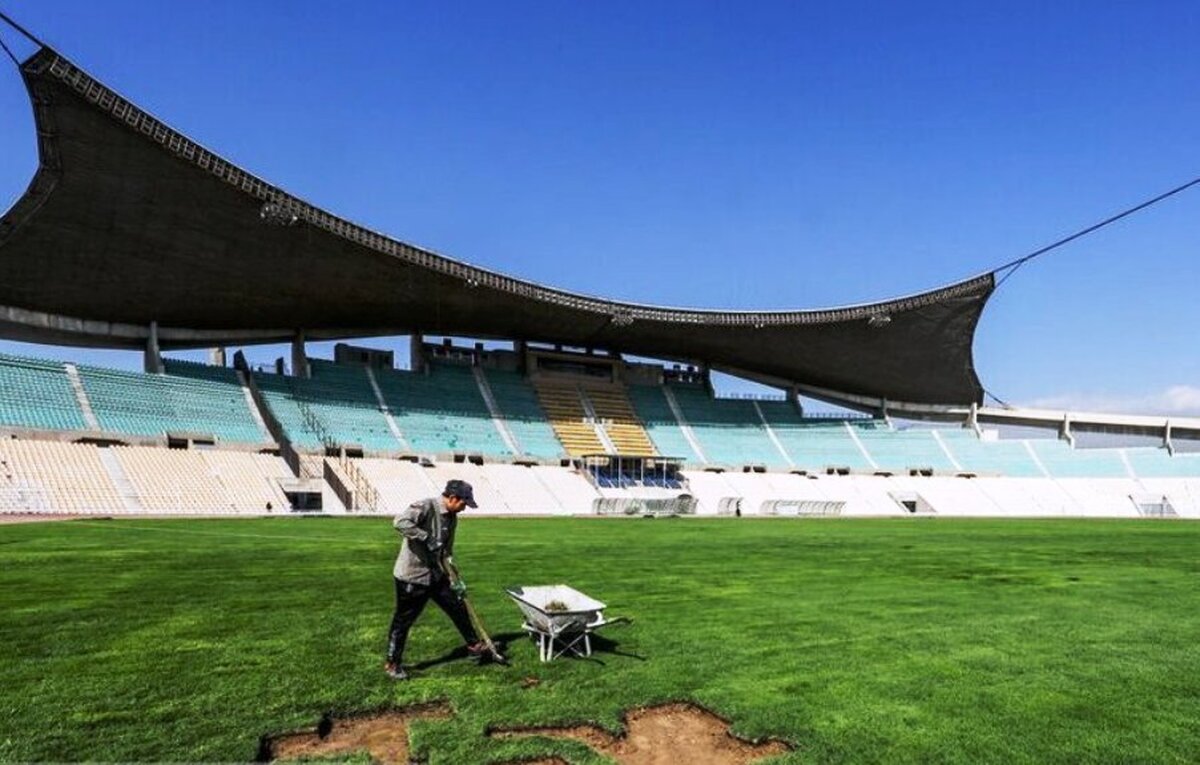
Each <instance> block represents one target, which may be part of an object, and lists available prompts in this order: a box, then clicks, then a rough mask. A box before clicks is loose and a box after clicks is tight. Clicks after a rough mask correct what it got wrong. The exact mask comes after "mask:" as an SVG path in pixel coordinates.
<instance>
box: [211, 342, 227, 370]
mask: <svg viewBox="0 0 1200 765" xmlns="http://www.w3.org/2000/svg"><path fill="white" fill-rule="evenodd" d="M208 363H209V364H212V365H213V366H214V367H223V366H225V346H223V345H218V346H217V347H216V348H209V349H208Z"/></svg>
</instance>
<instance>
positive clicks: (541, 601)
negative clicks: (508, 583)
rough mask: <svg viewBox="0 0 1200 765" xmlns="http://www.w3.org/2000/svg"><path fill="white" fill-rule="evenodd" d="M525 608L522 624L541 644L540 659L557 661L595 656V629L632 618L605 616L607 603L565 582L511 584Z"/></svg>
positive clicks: (516, 600)
mask: <svg viewBox="0 0 1200 765" xmlns="http://www.w3.org/2000/svg"><path fill="white" fill-rule="evenodd" d="M505 592H506V593H508V596H509V597H510V598H512V599H513V602H514V603H516V604H517V608H519V609H521V614H522V615H523V616H524V617H525V623H524V624H523V625H521V628H522V629H524V630H525V632H526V633H528V634H529V636H530V637H531V638H533V639H534V640H535V641H536V642H537V644H538V659H540V660H541V661H543V662H547V661H553V660H554V659H557V658H558V657H560V656H568V655H569V656H584V657H587V656H591V655H592V637H591V636H592V633H593V632H595V631H596V630H598V629H600V628H601V627H604V626H606V625H609V624H619V623H622V622H628V621H629V619H627V618H625V617H619V618H616V619H606V618H604V609H605V608H607V606H605V605H604V604H603V603H601V602H600V601H598V600H596V599H595V598H592V597H589V596H588V595H584V594H583V593H582V592H580V591H579V590H576V589H575V588H573V587H568V586H567V585H565V584H551V585H544V586H540V587H510V588H508V589H506V590H505Z"/></svg>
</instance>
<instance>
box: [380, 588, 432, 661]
mask: <svg viewBox="0 0 1200 765" xmlns="http://www.w3.org/2000/svg"><path fill="white" fill-rule="evenodd" d="M428 600H429V588H428V587H423V586H421V585H419V584H413V583H411V582H402V581H400V580H399V579H397V580H396V611H395V613H393V614H392V627H391V629H390V630H389V631H388V649H387V660H388V664H392V665H395V666H396V667H399V666H400V660H401V658H403V656H404V644H405V643H406V642H407V641H408V631H409V630H410V629H412V626H413V622H415V621H416V620H417V617H418V616H420V615H421V610H422V609H423V608H425V603H426V602H427V601H428Z"/></svg>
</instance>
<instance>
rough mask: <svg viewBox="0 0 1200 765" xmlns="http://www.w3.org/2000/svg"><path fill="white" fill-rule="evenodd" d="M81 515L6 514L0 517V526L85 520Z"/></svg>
mask: <svg viewBox="0 0 1200 765" xmlns="http://www.w3.org/2000/svg"><path fill="white" fill-rule="evenodd" d="M86 517H88V516H81V515H65V514H64V515H59V514H57V513H55V514H53V515H49V514H46V513H6V514H4V515H0V524H5V523H49V522H51V521H69V520H71V519H72V518H86Z"/></svg>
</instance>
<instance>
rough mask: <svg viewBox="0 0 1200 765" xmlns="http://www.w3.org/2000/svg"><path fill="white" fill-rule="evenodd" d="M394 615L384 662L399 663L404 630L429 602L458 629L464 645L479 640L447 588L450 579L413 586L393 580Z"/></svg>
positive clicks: (405, 637) (406, 629)
mask: <svg viewBox="0 0 1200 765" xmlns="http://www.w3.org/2000/svg"><path fill="white" fill-rule="evenodd" d="M395 581H396V613H394V614H393V615H392V628H391V630H390V632H389V634H388V654H387V658H388V661H390V662H392V663H394V664H399V663H400V659H401V657H402V656H403V655H404V644H405V643H406V642H407V641H408V631H409V630H410V629H412V626H413V623H414V622H416V621H417V617H418V616H420V615H421V611H423V610H424V609H425V604H426V603H428V602H429V601H430V600H432V601H433V602H434V603H437V605H438V607H439V608H441V609H442V610H443V611H445V612H446V616H449V617H450V621H452V622H454V626H455V627H457V628H458V632H459V634H460V635H462V637H463V640H465V641H466V642H467V643H468V644H470V643H476V642H478V641H479V633H477V632H476V631H475V628H474V627H473V626H471V617H470V616H468V615H467V607H466V606H465V605H463V602H462V599H461V598H459V597H458V595H456V594H454V590H451V589H450V580H449V579H448V578H446V577H441V578H439V579H435V580H433V581H432V582H431V583H430V584H429V585H423V584H413V583H412V582H403V581H401V580H399V579H396V580H395Z"/></svg>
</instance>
